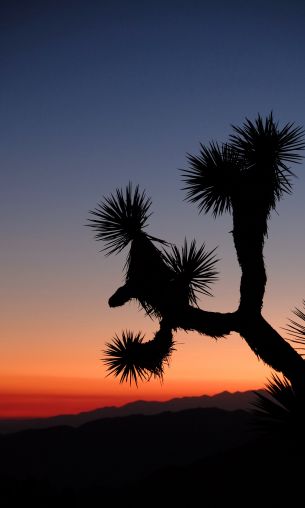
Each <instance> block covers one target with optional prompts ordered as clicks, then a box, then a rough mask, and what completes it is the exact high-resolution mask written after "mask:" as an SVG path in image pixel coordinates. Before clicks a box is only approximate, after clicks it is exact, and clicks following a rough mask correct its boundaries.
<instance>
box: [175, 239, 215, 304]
mask: <svg viewBox="0 0 305 508" xmlns="http://www.w3.org/2000/svg"><path fill="white" fill-rule="evenodd" d="M215 250H216V249H213V250H212V251H210V252H208V251H206V250H205V244H202V245H201V246H200V247H199V248H197V246H196V240H193V241H192V242H191V244H190V245H188V243H187V241H186V240H185V241H184V244H183V246H182V248H181V250H179V249H178V247H176V246H172V250H171V251H170V252H165V260H166V262H167V264H168V266H169V267H170V269H171V270H172V272H173V273H174V274H175V275H174V281H175V283H174V284H173V288H174V289H175V290H176V291H177V294H178V297H179V295H180V296H182V298H183V295H185V298H184V299H185V300H186V301H187V303H188V304H193V305H196V304H197V298H198V297H197V293H201V294H205V295H208V296H212V295H211V293H210V291H209V289H210V286H211V284H212V283H213V282H215V280H216V279H217V274H218V272H217V271H216V270H215V264H216V263H217V261H218V259H217V258H216V257H215V255H214V252H215Z"/></svg>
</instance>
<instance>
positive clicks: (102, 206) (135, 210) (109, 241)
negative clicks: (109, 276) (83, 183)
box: [88, 183, 157, 254]
mask: <svg viewBox="0 0 305 508" xmlns="http://www.w3.org/2000/svg"><path fill="white" fill-rule="evenodd" d="M150 206H151V199H150V198H148V197H146V194H145V191H144V192H142V193H140V191H139V186H138V185H137V186H136V188H135V190H134V191H133V188H132V184H131V183H129V184H128V186H127V187H126V189H125V192H124V191H123V190H122V189H116V192H115V194H111V195H110V197H108V198H104V201H102V202H100V203H99V204H98V206H97V207H96V208H95V209H94V210H90V212H89V213H90V214H91V215H93V216H94V218H93V219H89V224H88V226H90V227H91V228H92V229H93V231H95V232H96V234H95V239H96V240H102V241H104V242H105V247H104V249H103V250H105V251H106V252H107V254H112V253H114V252H116V253H118V252H120V251H121V250H123V249H124V247H126V245H128V243H129V242H130V241H132V240H133V239H134V238H136V237H137V235H139V234H140V233H141V232H142V230H143V228H145V227H146V226H147V220H148V218H149V216H150V214H149V213H148V211H149V208H150ZM155 240H157V239H155Z"/></svg>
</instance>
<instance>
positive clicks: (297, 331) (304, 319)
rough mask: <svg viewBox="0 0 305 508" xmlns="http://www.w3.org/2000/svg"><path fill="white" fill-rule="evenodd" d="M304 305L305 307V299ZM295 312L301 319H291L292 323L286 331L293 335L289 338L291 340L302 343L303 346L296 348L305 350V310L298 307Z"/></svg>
mask: <svg viewBox="0 0 305 508" xmlns="http://www.w3.org/2000/svg"><path fill="white" fill-rule="evenodd" d="M303 307H304V309H305V300H303ZM293 313H294V315H295V316H297V318H299V321H296V320H294V319H289V322H290V324H288V326H287V328H285V330H286V331H288V333H289V335H291V336H292V337H293V339H290V338H289V339H287V340H289V341H290V342H293V343H295V344H300V345H301V346H302V347H296V349H300V350H304V349H305V312H304V311H302V310H301V309H298V308H297V307H296V308H295V309H294V310H293ZM301 356H303V355H302V354H301Z"/></svg>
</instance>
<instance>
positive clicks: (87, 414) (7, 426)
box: [0, 389, 265, 434]
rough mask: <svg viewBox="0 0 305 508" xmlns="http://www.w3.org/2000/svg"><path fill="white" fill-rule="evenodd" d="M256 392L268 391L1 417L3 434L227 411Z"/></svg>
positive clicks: (244, 406)
mask: <svg viewBox="0 0 305 508" xmlns="http://www.w3.org/2000/svg"><path fill="white" fill-rule="evenodd" d="M255 392H259V393H265V392H264V390H263V389H259V390H255V391H254V390H246V391H235V392H229V391H227V390H225V391H222V392H220V393H217V394H215V395H199V396H189V397H175V398H172V399H169V400H166V401H147V400H141V399H139V400H136V401H132V402H128V403H126V404H124V405H122V406H105V407H101V408H96V409H93V410H90V411H82V412H80V413H77V414H59V415H55V416H50V417H38V418H26V419H2V420H1V419H0V434H1V433H3V434H6V433H10V432H18V431H21V430H26V429H39V428H48V427H54V426H58V425H68V426H72V427H79V426H80V425H83V424H84V423H87V422H90V421H94V420H95V419H100V418H112V417H116V416H118V417H120V416H128V415H133V414H144V415H153V414H158V413H162V412H165V411H174V412H177V411H183V410H184V409H192V408H193V409H194V408H206V407H218V408H220V409H224V410H227V411H235V410H237V409H244V410H248V409H250V407H251V403H252V401H253V400H254V398H255Z"/></svg>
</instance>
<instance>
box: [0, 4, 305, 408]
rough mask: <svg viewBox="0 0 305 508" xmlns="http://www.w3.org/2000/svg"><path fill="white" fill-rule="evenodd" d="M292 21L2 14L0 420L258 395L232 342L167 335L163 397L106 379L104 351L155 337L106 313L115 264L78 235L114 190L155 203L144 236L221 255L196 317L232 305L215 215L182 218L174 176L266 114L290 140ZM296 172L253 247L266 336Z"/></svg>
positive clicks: (304, 13)
mask: <svg viewBox="0 0 305 508" xmlns="http://www.w3.org/2000/svg"><path fill="white" fill-rule="evenodd" d="M304 26H305V5H304V2H303V1H301V0H299V1H297V0H292V1H290V2H287V1H285V0H283V1H281V0H278V1H276V0H273V1H268V0H267V1H266V0H265V1H260V0H258V1H255V2H245V1H234V0H233V1H231V2H227V1H219V2H206V1H195V0H188V1H173V2H171V1H166V0H165V1H162V2H161V1H160V2H158V1H157V0H154V1H123V0H119V1H103V0H101V1H92V0H86V1H85V0H83V1H77V0H74V1H72V0H71V1H67V0H62V1H56V0H53V1H48V0H45V1H31V0H28V1H26V2H25V1H22V0H20V1H14V0H7V1H4V0H2V2H1V4H0V37H1V42H0V58H1V85H0V90H1V99H0V100H1V115H0V124H1V140H0V158H1V185H0V193H1V200H0V207H1V214H0V228H1V238H2V245H1V252H0V257H1V285H0V300H1V302H0V304H1V306H0V309H1V310H0V312H1V337H0V416H2V417H7V416H32V415H48V414H56V413H59V412H61V413H65V412H71V411H80V410H83V409H91V408H94V407H98V406H103V405H110V404H121V403H124V402H127V401H130V400H134V399H140V398H141V399H144V398H145V399H158V400H164V399H167V398H170V397H172V396H182V395H199V394H204V393H210V394H211V393H216V392H218V391H221V390H225V389H228V390H231V391H233V390H238V389H241V390H243V389H248V388H259V387H261V386H263V384H264V383H265V380H266V377H268V375H269V374H270V369H269V368H267V367H266V366H264V365H263V363H262V362H260V361H258V360H257V358H256V357H255V356H254V354H253V353H252V352H251V351H250V349H249V348H248V346H247V344H246V343H245V342H244V341H243V340H242V339H241V338H240V337H239V336H237V335H234V334H232V335H230V336H229V337H227V338H226V339H221V340H219V341H217V342H216V341H214V340H212V339H210V338H209V337H205V336H199V335H198V334H196V333H178V334H177V336H176V340H177V342H178V345H177V351H176V352H175V354H174V355H173V358H172V361H171V365H170V367H169V368H168V369H167V371H166V375H165V379H164V383H163V384H162V385H161V384H160V382H159V381H151V382H150V383H144V384H141V385H140V386H139V388H138V389H136V388H135V387H129V385H120V384H119V383H118V381H117V380H115V379H112V378H105V373H106V372H105V368H104V366H103V364H102V362H101V360H100V358H101V357H102V350H103V347H104V344H105V342H107V341H109V340H110V339H111V338H112V337H113V335H114V334H115V333H119V334H120V332H121V330H122V329H126V328H127V329H132V330H134V331H139V330H141V331H143V332H145V333H146V334H147V338H148V339H149V338H151V336H152V334H153V332H154V331H155V330H156V329H157V328H158V323H157V322H153V321H152V320H150V319H149V318H147V317H145V316H144V314H143V312H140V311H139V310H138V308H137V306H136V305H135V304H129V305H127V306H125V307H123V308H117V309H110V308H109V307H108V306H107V300H108V298H109V296H110V295H111V294H112V293H113V292H114V291H115V290H116V289H117V287H118V286H120V285H121V284H122V267H123V264H124V254H123V255H119V256H114V257H113V256H112V257H108V258H105V257H104V256H103V254H101V253H100V252H99V250H100V249H101V248H102V244H100V245H99V244H98V243H96V242H94V240H93V234H92V232H91V231H90V230H89V228H85V227H84V224H85V223H86V220H87V218H88V211H89V210H90V209H92V208H94V207H95V206H96V204H97V202H98V201H99V200H100V199H101V198H102V197H103V196H107V195H109V193H111V192H113V191H114V190H115V189H116V187H121V186H123V187H124V186H125V185H126V184H127V183H128V181H129V180H131V181H132V182H134V184H137V183H138V184H139V185H140V187H141V189H146V191H147V193H148V195H150V196H151V197H152V200H153V212H154V213H153V215H152V217H151V219H150V227H149V232H151V233H152V234H153V235H156V236H159V237H161V238H164V239H166V240H168V241H170V242H173V243H177V244H179V245H180V244H182V242H183V240H184V237H185V236H186V237H187V238H188V239H189V240H191V239H192V238H194V237H195V238H197V239H198V241H204V242H205V243H206V245H207V248H208V249H212V248H214V247H215V246H218V256H219V257H220V258H221V260H220V262H219V270H220V273H221V278H220V280H219V281H218V282H217V283H216V284H215V287H214V298H202V299H201V306H202V307H203V308H205V309H211V310H219V311H231V310H234V309H235V308H236V306H237V304H238V288H239V277H240V273H239V268H238V265H237V262H236V257H235V252H234V249H233V245H232V237H231V235H230V233H229V231H230V230H231V218H230V216H224V217H221V218H220V219H217V221H215V220H214V219H213V218H212V217H210V216H205V215H200V216H199V215H198V211H197V208H196V207H195V206H191V205H190V204H188V203H186V202H185V201H184V200H183V199H184V193H183V192H182V191H181V187H182V183H181V180H180V175H179V171H178V168H183V167H186V153H187V152H190V153H193V154H196V153H198V149H199V143H200V142H202V143H208V142H209V141H211V140H213V139H214V140H218V141H226V139H227V137H228V135H229V134H230V125H231V124H233V125H240V124H241V123H242V122H243V120H244V118H245V117H249V118H250V119H254V118H255V116H256V115H257V113H258V112H259V113H261V114H262V115H266V114H268V113H269V112H270V111H271V110H273V112H274V116H275V118H276V119H278V120H279V122H280V123H281V124H284V123H286V122H289V121H294V122H295V123H296V124H297V125H303V126H304V125H305V101H304V90H305V53H304V47H305V31H304ZM303 169H304V164H302V165H298V166H297V167H294V171H295V173H296V174H297V175H298V178H297V179H295V181H294V192H293V195H291V196H288V197H286V198H285V199H284V200H283V201H282V202H281V203H280V204H279V206H278V213H277V214H276V213H274V214H273V216H272V220H271V223H270V229H269V238H268V241H267V243H266V248H265V261H266V267H267V273H268V276H269V279H268V285H267V292H266V297H265V306H264V316H265V317H266V318H267V319H269V320H270V322H271V324H272V325H273V326H275V327H276V328H277V329H278V330H279V331H281V327H283V326H285V325H286V323H287V318H288V317H289V316H291V309H293V308H294V307H295V306H300V305H301V302H302V299H303V298H304V297H305V289H304V285H305V284H304V283H305V271H304V251H305V233H304V211H305V205H304V196H305V178H304V172H303Z"/></svg>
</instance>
